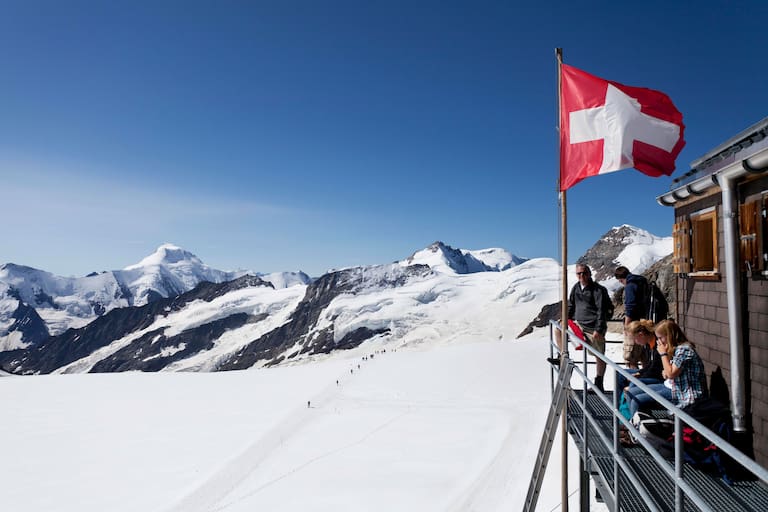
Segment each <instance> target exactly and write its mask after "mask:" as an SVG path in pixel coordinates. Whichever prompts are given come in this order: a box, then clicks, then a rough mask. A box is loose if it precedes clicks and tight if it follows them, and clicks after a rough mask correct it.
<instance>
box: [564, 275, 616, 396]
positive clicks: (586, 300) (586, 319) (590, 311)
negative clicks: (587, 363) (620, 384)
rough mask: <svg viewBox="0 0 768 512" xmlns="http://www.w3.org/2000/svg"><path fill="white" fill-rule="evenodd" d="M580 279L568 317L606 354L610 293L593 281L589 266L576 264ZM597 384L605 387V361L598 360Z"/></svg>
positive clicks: (572, 295)
mask: <svg viewBox="0 0 768 512" xmlns="http://www.w3.org/2000/svg"><path fill="white" fill-rule="evenodd" d="M576 277H578V279H579V282H578V283H576V284H575V285H573V288H571V294H570V296H569V297H568V319H569V320H574V321H575V322H576V323H577V324H578V326H579V327H581V330H582V331H584V339H585V341H586V342H587V343H589V345H590V346H592V347H593V348H594V349H595V350H597V351H598V352H600V353H601V354H605V331H606V330H607V329H608V307H609V306H610V304H609V303H610V300H611V299H610V296H609V295H608V290H606V289H605V287H604V286H602V285H599V284H597V283H596V282H594V281H593V280H592V271H591V270H590V269H589V267H588V266H587V265H583V264H581V263H577V264H576ZM595 375H596V376H595V387H596V388H597V389H599V390H600V391H604V389H603V376H604V375H605V362H604V361H602V360H600V359H597V361H596V362H595Z"/></svg>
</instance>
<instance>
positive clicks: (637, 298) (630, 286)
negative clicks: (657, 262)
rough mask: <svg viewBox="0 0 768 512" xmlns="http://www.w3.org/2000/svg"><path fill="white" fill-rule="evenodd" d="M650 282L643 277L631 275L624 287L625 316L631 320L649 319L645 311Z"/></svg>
mask: <svg viewBox="0 0 768 512" xmlns="http://www.w3.org/2000/svg"><path fill="white" fill-rule="evenodd" d="M647 289H648V280H647V279H646V278H644V277H643V276H636V275H635V274H629V275H628V276H627V284H626V285H624V316H626V317H627V318H629V319H630V320H640V319H641V318H646V317H647V312H646V310H645V293H646V290H647Z"/></svg>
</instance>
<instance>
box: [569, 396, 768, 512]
mask: <svg viewBox="0 0 768 512" xmlns="http://www.w3.org/2000/svg"><path fill="white" fill-rule="evenodd" d="M582 400H583V392H582V391H581V390H573V389H571V390H570V391H569V396H568V427H569V433H570V435H571V437H572V438H573V440H574V441H575V443H576V445H577V446H578V447H579V451H580V452H583V447H584V444H585V436H584V421H583V414H582V406H581V404H582ZM586 410H587V414H588V415H589V416H590V417H591V418H592V419H593V420H595V424H596V425H597V428H598V429H599V430H600V431H601V432H602V433H603V435H604V436H606V438H607V439H608V440H609V441H610V444H609V445H606V444H605V443H604V442H603V440H602V439H601V438H600V437H599V435H598V432H597V430H596V428H595V426H593V424H592V423H590V422H589V421H588V422H587V431H586V439H587V444H588V450H587V457H588V459H589V462H590V463H591V465H590V467H591V468H592V470H593V475H592V479H593V481H594V483H595V487H596V488H597V489H598V490H600V492H601V494H603V496H604V497H605V496H606V491H607V492H608V493H609V495H610V496H612V495H613V487H614V450H613V413H612V410H611V409H610V408H609V407H608V405H606V404H605V403H604V402H603V401H602V400H601V399H600V397H598V396H597V395H595V394H591V393H588V394H587V400H586ZM616 453H617V456H618V457H621V458H622V460H623V461H624V462H625V463H626V465H627V466H628V468H629V469H630V471H631V472H633V473H634V474H635V475H636V476H637V477H638V480H640V482H641V485H642V487H643V492H641V491H640V490H639V489H637V488H636V487H635V486H634V485H633V484H632V481H631V480H630V478H629V477H628V476H627V474H626V473H625V471H624V470H623V469H622V468H620V467H619V471H618V473H619V489H620V493H619V494H620V495H619V509H620V510H622V511H626V512H650V511H651V510H654V509H658V510H663V511H674V510H675V486H674V484H673V482H672V479H671V478H670V476H669V475H668V474H667V472H666V471H665V470H664V469H663V468H662V467H661V466H660V464H659V462H658V461H657V460H656V459H654V458H653V457H652V456H651V455H650V454H649V453H648V452H647V451H646V449H645V448H644V447H642V446H640V445H635V446H629V447H624V446H621V447H619V449H618V451H617V452H616ZM666 464H668V467H669V468H672V467H673V462H672V461H671V460H668V461H666ZM683 479H684V480H685V481H686V482H687V483H688V484H689V485H690V486H691V487H692V488H693V489H694V490H695V491H696V492H697V493H698V494H699V495H700V496H701V497H702V498H703V499H704V501H705V502H706V503H707V505H708V506H710V507H711V508H712V509H713V510H716V511H718V512H730V511H747V512H749V511H755V512H758V511H759V512H765V511H768V486H766V484H764V483H763V482H761V481H752V480H739V481H736V482H734V484H733V485H728V484H727V483H726V482H724V481H723V480H722V479H721V478H720V477H719V476H718V475H714V474H711V473H708V472H706V471H703V470H701V469H699V468H696V467H693V466H691V465H688V464H686V465H684V468H683ZM643 493H645V494H646V495H647V496H649V498H650V501H651V502H652V503H651V505H650V506H649V503H648V499H646V498H645V497H644V496H643ZM683 510H685V511H694V512H696V511H699V508H698V507H697V506H696V505H695V504H693V503H692V502H691V501H690V500H688V499H684V502H683Z"/></svg>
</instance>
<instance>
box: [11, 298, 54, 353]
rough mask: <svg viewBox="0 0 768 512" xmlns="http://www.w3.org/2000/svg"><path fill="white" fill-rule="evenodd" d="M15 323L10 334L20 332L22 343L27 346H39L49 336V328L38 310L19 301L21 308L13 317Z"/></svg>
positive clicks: (17, 309)
mask: <svg viewBox="0 0 768 512" xmlns="http://www.w3.org/2000/svg"><path fill="white" fill-rule="evenodd" d="M11 318H13V323H12V324H11V326H10V327H9V328H8V332H9V333H11V332H20V333H21V341H22V342H23V343H25V344H27V345H31V346H34V345H37V344H39V343H40V342H42V341H43V340H44V339H46V338H47V337H48V335H49V333H48V328H47V327H46V326H45V322H44V321H43V319H42V318H40V315H38V314H37V310H36V309H35V308H33V307H32V306H29V305H27V304H24V303H23V302H21V301H19V307H18V308H16V311H14V312H13V314H12V315H11Z"/></svg>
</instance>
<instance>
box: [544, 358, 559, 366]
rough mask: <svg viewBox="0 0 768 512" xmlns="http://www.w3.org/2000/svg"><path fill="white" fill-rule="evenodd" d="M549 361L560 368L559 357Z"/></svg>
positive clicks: (548, 359)
mask: <svg viewBox="0 0 768 512" xmlns="http://www.w3.org/2000/svg"><path fill="white" fill-rule="evenodd" d="M547 361H548V362H549V364H551V365H552V366H560V358H559V357H548V358H547Z"/></svg>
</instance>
